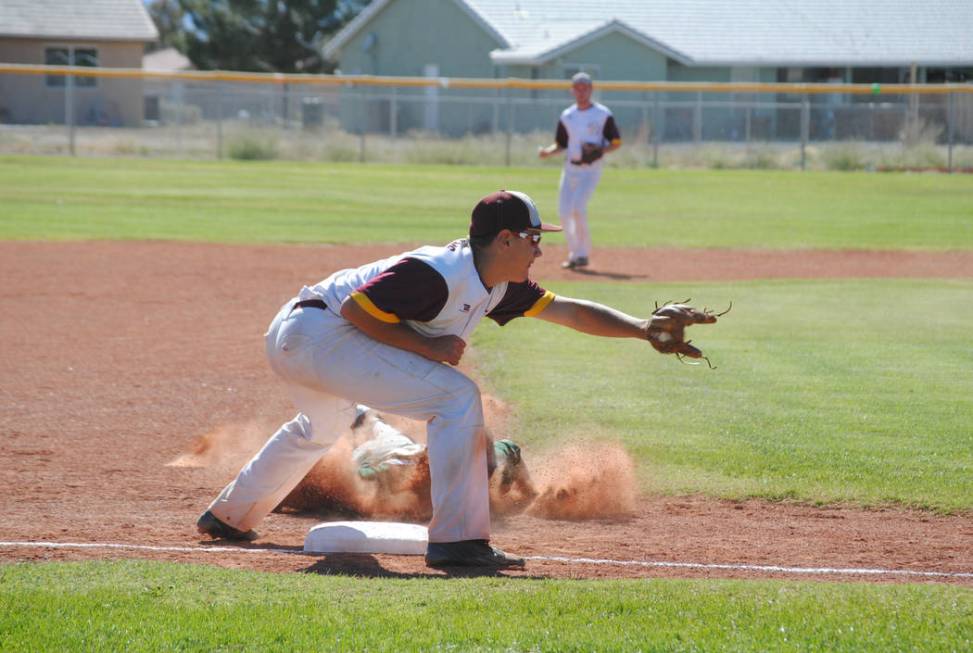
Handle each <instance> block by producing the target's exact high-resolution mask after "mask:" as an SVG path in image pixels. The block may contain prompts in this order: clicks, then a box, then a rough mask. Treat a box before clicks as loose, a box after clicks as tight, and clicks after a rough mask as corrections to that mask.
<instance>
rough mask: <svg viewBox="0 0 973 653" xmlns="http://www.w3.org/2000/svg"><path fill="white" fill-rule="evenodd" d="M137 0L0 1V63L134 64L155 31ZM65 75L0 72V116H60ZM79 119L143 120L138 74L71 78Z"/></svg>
mask: <svg viewBox="0 0 973 653" xmlns="http://www.w3.org/2000/svg"><path fill="white" fill-rule="evenodd" d="M158 36H159V35H158V32H157V31H156V28H155V25H153V23H152V20H151V19H150V18H149V15H148V13H147V12H146V10H145V7H144V6H143V4H142V2H141V0H2V2H0V61H2V62H4V63H22V64H50V65H76V66H99V67H105V68H141V67H142V56H143V53H144V51H145V45H146V43H149V42H152V41H155V40H156V39H157V38H158ZM68 91H69V88H68V80H67V79H66V78H65V76H64V75H43V76H42V75H2V76H0V122H12V123H22V124H38V123H40V124H46V123H64V121H65V114H66V111H65V109H66V96H68ZM70 93H71V95H70V96H69V97H73V101H74V106H73V117H74V120H75V122H76V124H79V125H108V126H121V125H126V126H138V125H141V124H142V118H143V97H142V81H141V80H140V79H105V78H96V77H75V78H74V79H73V80H71V87H70Z"/></svg>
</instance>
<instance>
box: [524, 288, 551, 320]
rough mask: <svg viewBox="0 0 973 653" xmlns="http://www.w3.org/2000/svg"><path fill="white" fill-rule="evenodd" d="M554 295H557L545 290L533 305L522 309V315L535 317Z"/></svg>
mask: <svg viewBox="0 0 973 653" xmlns="http://www.w3.org/2000/svg"><path fill="white" fill-rule="evenodd" d="M555 297H557V295H555V294H554V293H552V292H551V291H550V290H548V291H546V292H545V293H544V295H543V296H542V297H541V298H540V299H538V300H537V301H536V302H534V305H533V306H531V307H530V308H529V309H527V310H526V311H524V317H536V316H538V315H540V314H541V311H543V310H544V309H545V308H547V305H548V304H550V303H551V302H553V301H554V298H555Z"/></svg>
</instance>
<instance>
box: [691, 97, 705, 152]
mask: <svg viewBox="0 0 973 653" xmlns="http://www.w3.org/2000/svg"><path fill="white" fill-rule="evenodd" d="M702 140H703V92H702V91H696V107H695V109H694V110H693V141H694V142H695V143H696V145H699V143H700V141H702Z"/></svg>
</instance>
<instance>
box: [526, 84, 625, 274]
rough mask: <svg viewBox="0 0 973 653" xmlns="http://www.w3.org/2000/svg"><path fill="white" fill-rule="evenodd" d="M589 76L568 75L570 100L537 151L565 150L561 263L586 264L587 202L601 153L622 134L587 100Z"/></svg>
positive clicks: (612, 147)
mask: <svg viewBox="0 0 973 653" xmlns="http://www.w3.org/2000/svg"><path fill="white" fill-rule="evenodd" d="M592 90H593V88H592V83H591V77H590V76H589V75H588V74H587V73H578V74H577V75H575V76H574V77H572V78H571V93H572V94H573V95H574V99H575V104H572V105H571V106H570V107H568V108H567V109H565V110H564V111H563V112H562V113H561V118H560V119H559V120H558V123H557V131H556V133H555V136H554V142H553V143H551V144H550V145H548V146H547V147H542V148H541V149H540V150H539V151H538V156H540V157H541V158H542V159H546V158H548V157H550V156H554V155H555V154H558V153H560V152H564V151H567V156H566V157H565V161H564V170H563V171H562V172H561V183H560V187H559V196H558V213H559V215H560V218H561V224H562V225H563V226H564V235H565V236H566V237H567V241H568V260H566V261H565V262H564V263H562V264H561V267H564V268H569V269H575V268H583V267H585V266H587V265H588V257H589V256H590V255H591V234H590V233H589V231H588V201H589V200H590V199H591V195H592V193H594V192H595V187H596V186H597V185H598V180H599V179H601V168H602V157H603V156H604V155H605V153H607V152H612V151H614V150H617V149H618V148H619V147H621V145H622V137H621V134H620V133H619V131H618V126H617V125H616V124H615V118H614V117H613V116H612V113H611V111H609V110H608V107H606V106H605V105H603V104H599V103H597V102H592V101H591V93H592Z"/></svg>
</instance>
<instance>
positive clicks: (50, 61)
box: [44, 47, 98, 88]
mask: <svg viewBox="0 0 973 653" xmlns="http://www.w3.org/2000/svg"><path fill="white" fill-rule="evenodd" d="M44 63H45V64H47V65H48V66H70V65H72V64H73V65H75V66H88V67H91V68H97V67H98V50H96V49H95V48H69V47H57V48H46V49H45V50H44ZM64 79H65V78H64V75H48V76H47V85H48V86H50V87H59V86H64V84H65V81H64ZM97 83H98V79H97V78H96V77H75V78H74V85H75V86H77V87H89V88H90V87H92V86H96V85H97Z"/></svg>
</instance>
